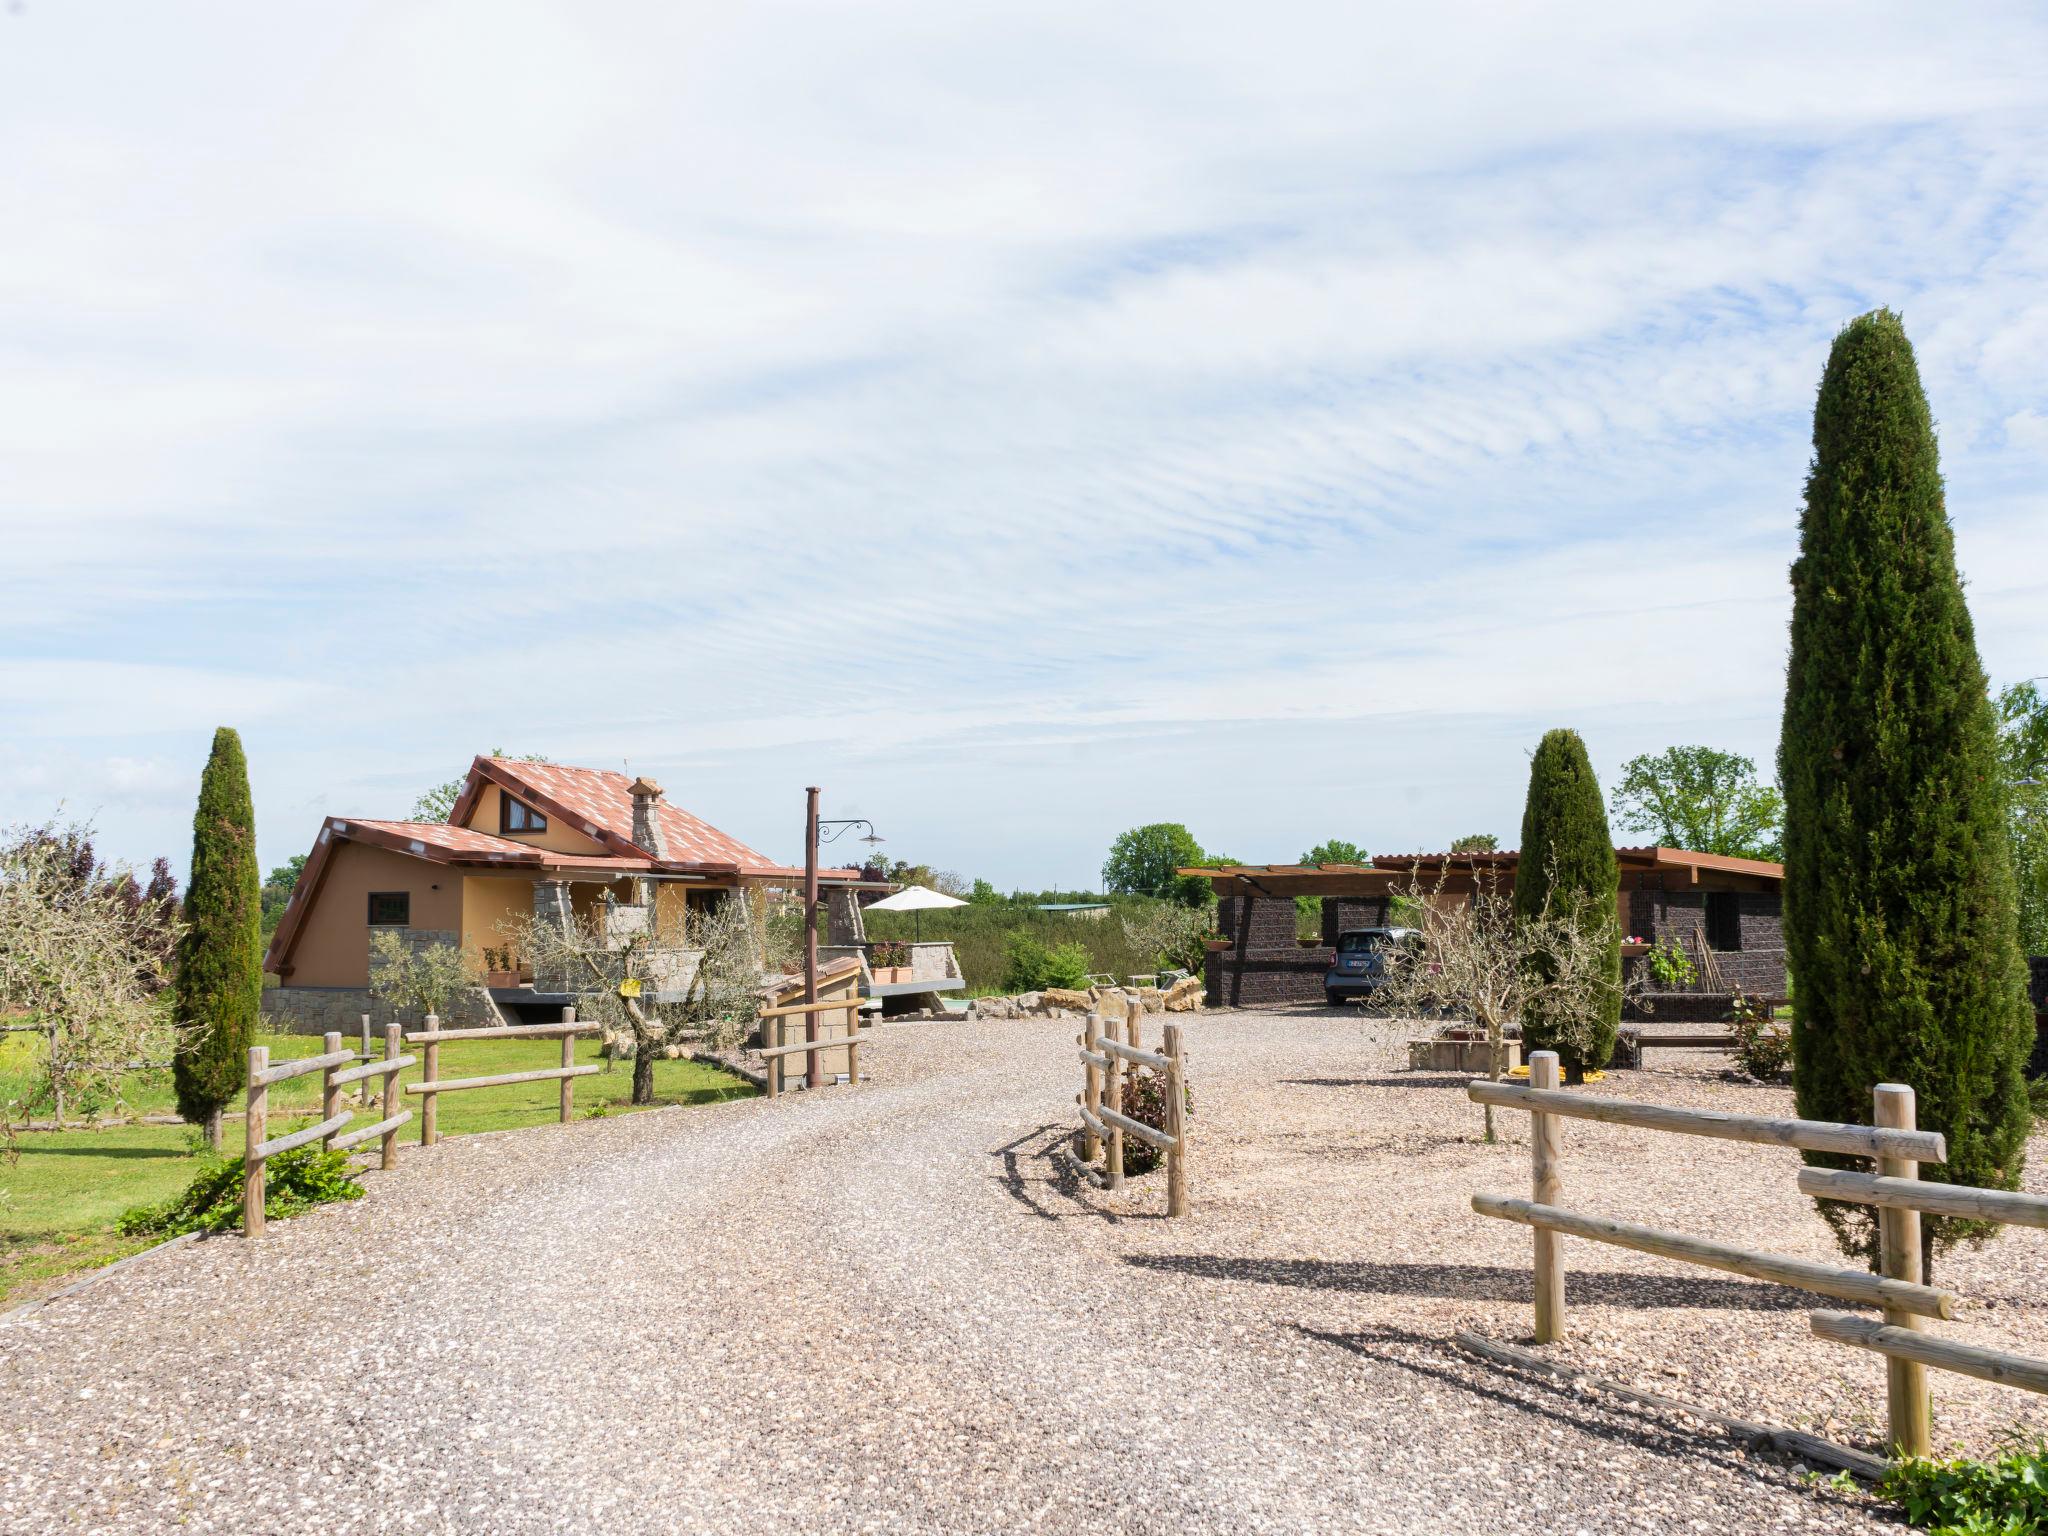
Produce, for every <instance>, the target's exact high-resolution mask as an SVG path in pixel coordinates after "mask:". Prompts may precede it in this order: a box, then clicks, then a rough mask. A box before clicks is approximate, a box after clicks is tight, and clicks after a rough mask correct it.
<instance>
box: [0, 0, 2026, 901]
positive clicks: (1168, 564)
mask: <svg viewBox="0 0 2048 1536" xmlns="http://www.w3.org/2000/svg"><path fill="white" fill-rule="evenodd" d="M1418 9H1421V8H1416V7H1374V8H1366V7H1359V6H1355V5H1311V4H1287V3H1268V4H1262V5H1259V6H1256V7H1253V6H1238V7H1221V6H1190V5H1186V4H1178V5H1174V6H1170V7H1168V6H1150V5H1143V4H1133V5H1118V6H1103V5H1100V4H1085V5H1063V4H1057V3H1044V0H1036V3H1032V4H1029V5H1004V4H988V5H975V6H964V7H963V6H958V5H940V4H930V3H916V4H913V3H904V0H871V3H865V4H863V5H860V6H857V7H856V6H846V5H843V4H819V5H803V4H797V5H783V4H754V5H748V6H744V7H735V6H730V5H723V6H709V5H695V4H663V5H655V4H644V5H642V4H619V3H603V0H594V3H587V4H579V5H576V6H568V5H542V4H531V3H523V0H492V3H489V4H482V3H467V0H464V3H433V0H426V3H411V4H393V5H360V4H335V5H330V6H323V7H319V8H315V9H309V8H305V7H295V6H294V7H280V6H274V5H256V4H229V3H215V4H208V3H191V4H180V5H177V6H164V5H158V4H145V3H132V4H101V3H93V0H64V3H62V4H59V3H56V0H24V3H22V4H19V5H16V6H14V7H12V8H10V9H9V10H7V11H6V12H5V13H0V207H4V208H5V209H6V210H7V220H6V223H7V229H8V235H7V238H6V239H5V240H4V241H0V522H4V527H5V530H6V534H7V537H6V540H5V544H4V549H5V555H4V557H0V558H4V562H5V563H4V565H0V570H4V573H5V589H6V594H7V602H6V603H5V604H4V605H0V822H10V821H19V820H27V819H37V820H39V819H42V818H44V817H46V816H48V815H50V814H52V812H53V811H55V810H56V809H57V808H58V807H59V805H60V804H61V805H62V807H63V810H64V813H65V814H66V815H70V816H89V817H91V818H92V819H94V820H95V821H96V822H97V824H98V825H99V827H100V828H101V831H102V846H103V848H104V849H105V850H106V851H108V852H111V853H114V854H117V855H119V856H121V857H125V858H128V859H132V860H137V861H146V860H147V859H148V858H149V857H151V856H153V855H155V854H157V853H159V852H165V853H169V854H170V855H171V857H172V859H173V861H174V862H175V863H177V864H178V865H180V866H181V867H182V865H183V862H184V857H185V853H186V851H187V849H188V847H189V839H190V832H189V820H190V808H191V802H192V796H193V794H194V791H195V788H196V783H197V777H198V772H199V768H200V766H201V764H202V762H203V760H204V756H205V752H206V745H207V741H208V739H209V736H210V733H211V731H212V729H213V727H214V726H215V725H216V724H219V723H230V724H234V725H236V726H238V727H239V728H240V729H241V731H242V733H243V737H244V740H245V742H246V743H247V746H248V748H249V752H250V757H251V763H252V769H253V777H254V788H255V794H256V802H257V807H258V813H259V839H260V842H261V845H262V846H261V853H262V856H263V859H264V861H265V864H266V866H267V865H269V864H271V863H275V862H278V861H281V860H282V859H283V858H284V857H286V856H287V855H289V854H291V853H294V852H298V851H301V850H302V849H303V848H304V847H305V846H306V844H307V843H308V841H309V840H310V838H311V836H312V833H313V831H314V829H315V827H316V826H317V824H318V821H319V818H320V817H321V816H323V815H327V814H358V815H383V816H395V815H402V814H403V813H404V811H405V809H406V808H407V807H408V806H409V805H410V803H411V801H412V799H413V797H414V795H415V794H416V793H417V792H418V790H419V789H421V788H422V787H424V786H425V785H427V784H430V783H432V782H434V781H436V780H438V779H442V778H446V777H448V776H450V775H451V774H452V773H454V772H456V771H458V770H459V769H460V768H461V767H462V766H463V765H464V764H465V763H466V762H467V761H468V759H469V757H470V755H471V754H472V753H474V752H477V751H484V750H489V749H490V748H491V747H493V746H503V747H505V748H507V749H509V750H512V751H532V752H541V753H545V754H547V755H548V756H550V757H553V758H556V759H558V760H561V761H569V762H578V763H586V764H591V765H597V766H614V767H616V766H621V765H622V764H625V763H628V762H630V765H631V767H632V768H633V769H634V770H639V771H647V772H650V773H652V774H654V775H655V776H656V777H658V778H660V779H661V780H662V781H663V783H664V784H665V785H666V786H667V787H668V790H669V793H670V795H671V797H672V798H673V799H675V800H677V801H678V802H679V803H682V804H684V805H686V806H688V807H690V808H691V809H693V810H696V811H697V812H699V813H700V814H703V815H705V816H707V817H709V818H710V819H711V820H713V821H715V822H717V823H718V824H720V825H722V826H724V827H726V828H727V829H728V830H730V831H732V832H734V833H735V834H737V835H739V836H741V837H744V838H745V839H747V840H748V841H749V842H751V843H753V844H755V845H756V846H758V847H760V848H762V849H764V850H765V851H768V852H770V853H773V854H776V855H778V856H781V857H785V858H792V857H795V856H796V855H797V852H798V835H799V829H800V824H801V814H802V805H803V801H802V790H803V786H804V785H806V784H809V783H817V784H822V785H823V786H825V788H826V804H827V807H828V814H841V815H866V816H870V817H872V818H873V819H874V820H875V821H876V822H877V823H878V824H879V825H880V827H881V830H882V831H883V832H884V834H885V835H886V836H887V837H888V839H889V845H888V846H889V851H890V852H892V853H895V854H898V855H901V856H905V857H910V858H920V859H925V860H928V861H930V862H933V863H936V864H939V865H942V866H946V867H951V868H955V869H958V870H960V871H962V872H964V873H967V874H969V875H983V876H986V877H988V878H990V879H993V880H994V881H996V882H997V883H998V884H999V885H1003V886H1010V885H1024V886H1029V887H1034V888H1036V887H1041V886H1049V885H1055V884H1059V885H1066V886H1073V885H1078V884H1083V883H1087V882H1089V881H1092V880H1093V879H1094V878H1095V872H1096V870H1097V868H1098V867H1099V865H1100V862H1101V858H1102V854H1103V851H1104V850H1105V848H1106V847H1107V844H1108V842H1109V840H1110V839H1111V837H1113V836H1114V835H1115V833H1116V832H1118V831H1119V830H1121V829H1122V828H1124V827H1127V826H1130V825H1132V824H1135V823H1137V822H1141V821H1150V820H1179V821H1185V822H1186V823H1187V824H1188V825H1189V826H1190V827H1191V828H1192V829H1193V830H1194V832H1195V834H1196V835H1197V836H1198V837H1199V838H1201V839H1202V840H1203V841H1204V843H1205V844H1207V845H1208V846H1209V847H1210V848H1212V849H1217V850H1221V851H1224V852H1227V853H1230V854H1233V855H1235V856H1237V857H1240V858H1245V859H1258V860H1267V859H1272V860H1281V859H1289V858H1292V857H1294V856H1295V855H1297V854H1299V853H1300V852H1301V851H1302V850H1303V849H1304V848H1305V847H1307V846H1308V845H1309V844H1311V843H1313V842H1315V841H1318V840H1320V839H1322V838H1324V837H1329V836H1343V837H1348V838H1351V839H1353V840H1355V841H1359V842H1362V843H1364V844H1365V845H1366V846H1367V847H1368V848H1370V849H1371V850H1373V851H1375V852H1382V851H1392V850H1400V849H1413V848H1417V847H1421V846H1430V847H1436V846H1441V845H1442V844H1443V843H1444V842H1445V841H1446V840H1447V839H1449V838H1451V837H1454V836H1456V835H1458V834H1461V833H1465V832H1474V831H1492V832H1495V833H1497V834H1500V835H1502V836H1503V837H1504V838H1506V839H1509V840H1512V838H1513V835H1514V833H1515V830H1516V828H1517V826H1518V825H1519V820H1520V805H1521V798H1522V791H1523V785H1524V777H1525V769H1526V754H1527V752H1528V750H1529V748H1530V747H1532V746H1533V745H1534V743H1535V741H1536V739H1537V738H1538V736H1540V734H1541V733H1542V732H1543V731H1544V730H1545V729H1547V728H1548V727H1551V726H1553V725H1573V726H1576V727H1577V728H1578V729H1580V730H1581V731H1582V732H1583V733H1584V734H1585V735H1586V737H1587V740H1588V743H1589V745H1590V746H1591V748H1592V751H1593V754H1594V760H1595V763H1596V766H1598V767H1599V769H1600V770H1601V772H1602V774H1603V776H1605V777H1608V778H1611V777H1612V776H1613V775H1614V773H1615V770H1616V769H1617V768H1618V767H1619V765H1620V764H1621V763H1622V762H1623V761H1624V760H1625V759H1626V758H1628V757H1629V756H1631V755H1633V754H1634V753H1637V752H1640V751H1648V750H1656V749H1658V748H1661V747H1663V746H1665V745H1668V744H1670V743H1673V742H1680V741H1702V742H1707V743H1710V744H1712V745H1717V746H1722V747H1728V748H1733V749H1738V750H1741V751H1745V752H1748V753H1750V754H1752V755H1754V756H1756V757H1757V758H1758V759H1759V760H1760V761H1767V760H1768V758H1769V757H1770V754H1771V753H1772V751H1773V750H1774V747H1775V742H1776V734H1777V720H1778V712H1779V704H1780V691H1781V687H1782V678H1783V658H1784V642H1785V622H1786V618H1787V614H1788V608H1789V600H1788V593H1787V588H1786V581H1785V570H1786V566H1787V564H1788V562H1789V560H1790V558H1791V555H1792V551H1793V544H1794V538H1795V533H1796V519H1797V513H1798V505H1799V497H1800V491H1801V482H1802V478H1803V475H1804V471H1805V465H1806V459H1807V453H1808V448H1807V434H1808V428H1809V420H1810V411H1811V407H1812V398H1813V390H1814V386H1815V384H1816V382H1817V380H1818V378H1819V374H1820V369H1821V365H1822V363H1823V361H1824V360H1825V357H1826V351H1827V345H1828V340H1829V338H1830V336H1831V335H1832V334H1833V332H1834V331H1835V329H1836V328H1837V327H1838V326H1839V325H1840V324H1841V323H1842V321H1844V320H1845V319H1847V318H1848V317H1850V316H1852V315H1854V314H1856V313H1858V312H1860V311H1862V310H1864V309H1867V308H1869V307H1872V306H1874V305H1877V304H1880V303H1888V304H1891V305H1893V306H1894V307H1896V308H1898V309H1900V310H1901V311H1902V312H1903V313H1904V314H1905V317H1906V321H1907V325H1908V327H1909V330H1910V332H1911V334H1912V335H1913V337H1914V339H1915V342H1916V345H1917V347H1918V350H1919V355H1920V360H1921V366H1922V371H1923V376H1924V379H1925V381H1926V384H1927V387H1928V391H1929V394H1930V396H1931V398H1932V401H1933V404H1934V410H1935V414H1936V417H1937V419H1938V421H1939V423H1940V426H1941V432H1942V450H1943V460H1944V468H1945V470H1946V472H1947V475H1948V482H1949V498H1950V503H1949V504H1950V511H1951V514H1952V516H1953V517H1954V520H1955V523H1956V528H1957V536H1958V547H1959V552H1960V558H1961V561H1962V565H1963V568H1964V573H1965V576H1966V578H1967V580H1968V581H1969V584H1970V592H1971V602H1972V608H1973V611H1974V613H1975V616H1976V621H1977V625H1978V638H1979V643H1980V646H1981V648H1982V651H1983V654H1984V659H1985V664H1986V666H1987V668H1988V669H1989V671H1990V672H1991V674H1992V676H1993V678H1994V680H1997V681H2007V680H2011V679H2013V678H2017V677H2022V676H2027V675H2030V674H2035V673H2048V545H2044V539H2043V526H2044V523H2043V514H2044V511H2048V371H2044V369H2043V367H2042V364H2041V359H2042V358H2043V357H2044V356H2048V281H2044V278H2048V89H2044V80H2048V18H2044V17H2043V14H2042V13H2041V11H2040V10H2039V8H2038V7H2031V6H2022V5H2010V6H2000V5H1981V6H1972V7H1969V8H1966V9H1963V10H1959V11H1958V10H1953V9H1945V8H1934V7H1926V6H1907V5H1902V6H1873V5H1867V4H1859V5H1844V6H1811V7H1796V8H1786V7H1782V6H1775V5H1774V6H1742V5H1730V4H1714V5H1697V6H1688V5H1671V6H1660V7H1622V6H1584V5H1581V6H1572V5H1546V6H1542V7H1534V6H1531V7H1521V8H1515V7H1499V6H1488V7H1474V8H1458V7H1430V8H1427V9H1428V10H1429V14H1428V15H1426V16H1425V15H1418V14H1415V12H1416V11H1417V10H1418ZM1645 11H1649V12H1651V13H1652V14H1647V15H1646V14H1643V12H1645Z"/></svg>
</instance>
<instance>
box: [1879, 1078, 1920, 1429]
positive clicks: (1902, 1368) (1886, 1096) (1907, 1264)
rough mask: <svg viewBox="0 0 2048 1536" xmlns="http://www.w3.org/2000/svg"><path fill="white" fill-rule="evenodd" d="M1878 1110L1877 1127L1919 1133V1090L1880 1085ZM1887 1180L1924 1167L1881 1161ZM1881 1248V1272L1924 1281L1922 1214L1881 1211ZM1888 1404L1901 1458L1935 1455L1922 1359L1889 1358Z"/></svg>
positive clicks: (1896, 1317) (1900, 1317) (1893, 1319)
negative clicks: (1915, 1094)
mask: <svg viewBox="0 0 2048 1536" xmlns="http://www.w3.org/2000/svg"><path fill="white" fill-rule="evenodd" d="M1871 1097H1872V1099H1873V1100H1874V1101H1875V1107H1876V1110H1877V1113H1876V1116H1875V1123H1876V1124H1878V1125H1880V1126H1883V1127H1885V1128H1887V1129H1891V1130H1901V1131H1911V1130H1917V1129H1919V1124H1918V1114H1917V1110H1916V1109H1915V1106H1914V1099H1913V1090H1912V1089H1911V1088H1908V1087H1906V1086H1905V1085H1904V1084H1903V1083H1879V1084H1878V1085H1877V1087H1876V1088H1874V1089H1873V1090H1872V1091H1871ZM1877 1171H1878V1175H1879V1176H1880V1177H1881V1178H1892V1179H1917V1178H1919V1177H1920V1165H1919V1164H1918V1163H1917V1162H1914V1161H1912V1160H1911V1159H1909V1158H1898V1157H1880V1158H1879V1159H1878V1160H1877ZM1877 1243H1878V1262H1879V1264H1880V1266H1881V1268H1880V1273H1882V1274H1883V1275H1884V1276H1885V1277H1886V1278H1887V1279H1890V1280H1911V1281H1915V1282H1917V1281H1918V1280H1919V1279H1920V1213H1919V1212H1918V1211H1908V1210H1894V1209H1892V1208H1891V1207H1889V1206H1879V1207H1878V1210H1877ZM1884 1320H1885V1322H1886V1323H1887V1324H1888V1325H1890V1326H1891V1327H1894V1328H1913V1329H1917V1328H1919V1327H1920V1319H1919V1318H1917V1317H1915V1316H1914V1315H1913V1314H1912V1313H1910V1312H1901V1311H1898V1310H1896V1309H1894V1308H1892V1307H1886V1308H1885V1309H1884ZM1884 1386H1885V1405H1886V1407H1887V1409H1888V1410H1889V1417H1890V1423H1891V1447H1892V1454H1893V1455H1895V1456H1931V1455H1933V1454H1934V1429H1933V1422H1932V1417H1931V1414H1930V1412H1929V1409H1928V1402H1927V1367H1926V1366H1924V1365H1922V1364H1921V1363H1920V1362H1919V1361H1917V1360H1901V1359H1898V1358H1897V1357H1895V1356H1887V1357H1886V1359H1885V1366H1884Z"/></svg>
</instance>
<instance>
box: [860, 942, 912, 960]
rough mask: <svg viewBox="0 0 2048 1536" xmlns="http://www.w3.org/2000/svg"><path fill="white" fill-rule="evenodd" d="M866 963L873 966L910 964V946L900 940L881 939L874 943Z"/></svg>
mask: <svg viewBox="0 0 2048 1536" xmlns="http://www.w3.org/2000/svg"><path fill="white" fill-rule="evenodd" d="M868 963H869V964H870V965H875V966H889V965H908V964H910V946H909V945H908V944H905V943H904V942H903V941H902V940H901V939H882V940H880V941H879V942H877V943H876V945H875V947H874V951H873V953H871V954H870V955H869V956H868Z"/></svg>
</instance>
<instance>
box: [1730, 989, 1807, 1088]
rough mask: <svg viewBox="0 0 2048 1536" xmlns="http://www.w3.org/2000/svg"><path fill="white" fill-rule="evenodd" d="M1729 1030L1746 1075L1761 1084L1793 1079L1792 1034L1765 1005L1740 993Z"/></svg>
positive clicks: (1737, 1061) (1738, 1060)
mask: <svg viewBox="0 0 2048 1536" xmlns="http://www.w3.org/2000/svg"><path fill="white" fill-rule="evenodd" d="M1729 1026H1730V1033H1732V1034H1733V1035H1734V1036H1735V1064H1736V1065H1737V1066H1738V1067H1740V1068H1741V1069H1742V1070H1743V1071H1744V1072H1745V1073H1747V1074H1748V1075H1749V1076H1751V1077H1753V1078H1755V1079H1756V1080H1757V1081H1758V1082H1760V1083H1780V1082H1784V1081H1785V1080H1786V1079H1787V1078H1789V1077H1790V1076H1791V1075H1792V1032H1791V1030H1790V1029H1788V1028H1786V1027H1785V1026H1784V1025H1782V1024H1779V1023H1778V1022H1777V1021H1776V1020H1775V1019H1773V1018H1772V1017H1771V1010H1770V1009H1769V1008H1767V1007H1765V1006H1764V1004H1763V1003H1762V1002H1760V1001H1758V1000H1757V999H1756V998H1753V997H1746V996H1744V995H1743V994H1742V993H1740V992H1738V993H1736V994H1735V1006H1734V1011H1733V1012H1732V1013H1731V1014H1730V1015H1729Z"/></svg>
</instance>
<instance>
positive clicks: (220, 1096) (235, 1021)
mask: <svg viewBox="0 0 2048 1536" xmlns="http://www.w3.org/2000/svg"><path fill="white" fill-rule="evenodd" d="M262 886H263V882H262V880H261V878H260V877H259V876H258V874H257V872H256V811H255V807H254V805H253V803H252V802H251V800H250V798H249V765H248V763H247V761H246V760H245V759H244V758H243V756H242V738H241V737H239V736H237V735H236V734H235V733H234V732H233V731H232V730H230V729H229V728H228V727H227V726H222V727H221V728H220V729H219V730H217V731H215V732H214V733H213V755H212V756H210V757H209V758H207V760H206V771H205V773H204V774H202V775H201V776H200V779H199V808H198V810H197V811H196V812H195V813H194V814H193V817H192V876H191V880H190V881H189V883H188V884H187V885H186V887H185V922H186V925H187V926H186V930H185V936H184V939H183V940H182V942H181V943H180V944H179V947H178V974H177V983H176V988H175V991H174V994H173V996H174V998H175V1000H176V1005H177V1020H178V1024H179V1026H180V1030H181V1034H180V1036H179V1043H178V1050H177V1053H176V1056H175V1059H174V1061H173V1064H172V1065H173V1076H174V1078H175V1080H176V1084H177V1090H178V1113H179V1114H180V1115H182V1116H184V1117H185V1119H187V1120H190V1121H193V1122H195V1123H198V1124H203V1125H204V1126H205V1127H206V1139H207V1141H208V1142H209V1143H211V1144H212V1146H213V1147H214V1149H215V1150H216V1151H218V1150H219V1148H220V1114H221V1110H222V1109H223V1108H225V1107H226V1106H227V1104H228V1103H229V1102H230V1101H231V1100H232V1099H233V1098H234V1096H235V1095H236V1094H238V1093H240V1092H241V1091H242V1089H243V1087H244V1086H245V1085H246V1079H247V1075H248V1060H249V1045H250V1042H251V1041H252V1040H253V1039H254V1038H255V1035H256V1020H257V1016H258V1013H259V1012H260V1009H261V1005H262V1000H263V941H262V937H261V935H262V931H263V897H262Z"/></svg>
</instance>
